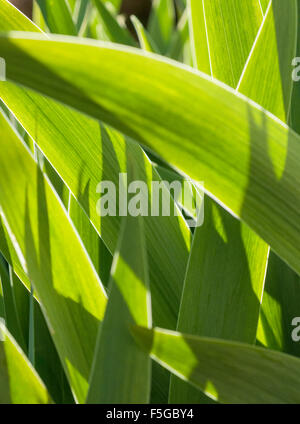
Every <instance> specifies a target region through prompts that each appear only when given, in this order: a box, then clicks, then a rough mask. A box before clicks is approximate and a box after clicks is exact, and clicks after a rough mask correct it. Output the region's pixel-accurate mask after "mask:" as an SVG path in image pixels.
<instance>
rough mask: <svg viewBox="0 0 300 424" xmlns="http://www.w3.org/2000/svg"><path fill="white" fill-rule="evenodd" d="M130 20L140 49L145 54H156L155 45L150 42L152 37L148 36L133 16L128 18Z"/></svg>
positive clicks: (156, 48)
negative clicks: (145, 52)
mask: <svg viewBox="0 0 300 424" xmlns="http://www.w3.org/2000/svg"><path fill="white" fill-rule="evenodd" d="M130 20H131V22H132V24H133V26H134V29H135V31H136V34H137V36H138V40H139V43H140V46H141V48H142V49H143V50H145V51H147V52H155V53H158V52H159V50H158V47H157V46H156V45H155V42H154V41H153V40H152V37H151V36H150V34H149V33H148V32H147V30H146V29H145V28H144V25H143V24H142V23H141V22H140V21H139V20H138V18H137V17H136V16H134V15H132V16H131V17H130Z"/></svg>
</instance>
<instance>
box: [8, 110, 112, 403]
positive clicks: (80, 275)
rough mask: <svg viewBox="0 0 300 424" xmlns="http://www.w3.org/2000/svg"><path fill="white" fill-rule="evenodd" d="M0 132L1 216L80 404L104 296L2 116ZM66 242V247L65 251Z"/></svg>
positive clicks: (63, 215) (53, 197)
mask: <svg viewBox="0 0 300 424" xmlns="http://www.w3.org/2000/svg"><path fill="white" fill-rule="evenodd" d="M0 128H1V133H2V148H3V149H5V155H2V156H1V159H0V166H1V173H2V176H3V178H1V180H0V194H1V196H0V197H1V200H0V202H1V203H0V205H1V210H2V215H3V216H4V217H5V220H6V223H7V226H8V227H9V228H10V230H11V232H12V233H13V234H14V236H15V245H18V252H19V254H20V256H21V257H22V264H23V266H24V268H26V271H27V273H28V276H29V279H30V281H31V283H32V284H33V286H34V288H35V290H36V291H37V294H38V297H39V299H40V301H41V304H42V306H43V310H44V312H45V316H46V319H47V323H48V325H49V327H50V331H51V332H52V335H53V339H54V341H55V345H56V348H57V350H58V352H59V355H60V358H61V361H62V363H63V365H64V369H65V371H66V374H67V376H68V379H69V381H70V384H71V387H72V389H73V391H74V394H75V396H76V398H77V400H78V401H84V399H85V395H86V390H87V380H88V378H89V373H90V367H91V363H92V357H93V351H94V346H95V341H96V333H97V328H98V325H99V321H100V320H101V319H102V317H103V315H104V310H105V306H106V294H105V292H104V289H103V288H102V286H101V282H100V280H99V278H98V275H97V273H96V272H95V270H94V268H93V266H92V265H91V262H90V259H89V258H88V256H87V254H86V251H85V249H84V247H83V245H82V243H81V241H80V239H79V237H78V235H77V233H76V232H75V230H74V227H73V226H72V224H71V222H70V220H69V218H68V216H67V214H66V211H65V210H64V208H63V207H62V205H61V203H60V202H59V200H58V198H57V197H56V195H55V194H54V192H53V191H52V189H51V186H50V185H49V183H48V181H47V179H46V178H45V177H44V176H43V174H42V173H41V171H40V170H39V168H38V167H37V165H36V163H35V162H34V160H33V158H32V157H31V155H30V153H29V152H28V150H27V149H26V147H25V146H24V145H23V143H22V142H21V140H20V139H19V138H18V137H17V135H16V133H15V132H14V131H13V130H12V128H11V127H10V125H9V123H8V121H7V120H6V118H4V116H3V115H1V117H0ZM10 163H14V167H13V168H12V167H11V166H10ZM12 191H13V193H14V196H11V192H12ZM16 205H18V207H17V208H16ZM66 243H67V245H69V246H71V247H72V248H70V249H68V250H67V251H66V249H65V246H66Z"/></svg>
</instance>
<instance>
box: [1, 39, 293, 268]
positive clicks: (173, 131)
mask: <svg viewBox="0 0 300 424" xmlns="http://www.w3.org/2000/svg"><path fill="white" fill-rule="evenodd" d="M18 37H20V36H18V35H16V36H12V35H10V36H9V37H8V36H2V37H1V41H0V54H2V56H4V57H5V58H6V60H7V64H8V78H9V79H11V80H14V81H18V82H19V83H22V84H26V85H27V86H30V87H32V88H35V89H37V90H40V91H43V93H44V94H47V95H50V96H53V97H55V98H56V99H58V100H61V101H64V102H65V103H67V104H69V105H72V106H73V107H75V108H77V109H79V110H82V111H83V112H85V113H88V114H90V115H92V116H94V117H98V118H100V119H103V120H104V121H106V122H107V123H110V124H111V125H113V126H115V127H117V128H118V129H119V130H122V131H124V132H126V133H128V134H131V135H133V136H134V137H135V139H137V140H139V141H141V142H142V143H144V144H147V145H148V146H150V147H151V148H153V149H154V150H155V151H156V152H157V153H159V154H160V155H161V156H162V157H163V158H165V159H166V160H169V161H171V163H172V164H173V165H174V166H177V167H178V168H179V169H181V170H182V171H185V172H186V173H187V174H189V175H190V176H191V177H192V178H193V179H195V180H199V181H203V180H204V181H205V182H206V189H207V190H208V191H209V192H211V193H212V194H213V195H214V196H215V197H216V198H217V199H218V200H219V201H220V202H221V203H224V204H226V206H227V207H229V208H230V209H231V210H232V211H233V212H234V213H235V214H236V215H237V216H240V217H241V218H242V219H243V220H244V221H245V222H246V223H247V224H248V225H249V226H250V227H252V228H253V229H254V230H255V231H256V232H257V233H258V234H259V235H260V236H261V237H262V238H263V239H265V241H267V242H268V243H269V244H270V245H271V246H272V247H273V249H274V250H275V251H276V252H277V253H278V254H279V255H280V256H281V257H283V258H284V259H285V260H286V261H287V262H288V263H289V264H290V265H291V266H292V267H293V268H294V269H295V270H298V271H299V272H300V268H299V260H298V258H299V245H300V244H299V235H300V228H298V222H299V219H298V218H299V210H300V209H299V207H298V206H299V205H298V203H300V198H299V194H298V191H299V184H298V183H299V179H300V175H299V168H298V165H297V163H298V160H297V158H298V156H299V149H300V144H299V136H298V135H297V134H295V133H294V132H293V131H291V130H289V129H288V128H287V127H286V126H284V125H283V124H282V123H281V122H278V120H275V119H274V118H273V117H272V116H270V115H269V114H267V113H266V112H265V111H264V110H263V109H261V108H259V107H258V106H257V105H254V104H253V103H251V102H249V101H248V100H247V99H245V98H244V97H242V96H239V95H236V93H234V92H233V91H232V90H230V89H229V88H225V87H224V86H222V85H220V84H218V83H217V82H212V81H210V80H207V78H205V77H204V75H201V74H198V73H196V72H192V71H191V70H189V69H186V68H184V67H182V66H181V65H178V64H174V63H170V62H169V61H166V60H162V59H161V58H157V57H154V56H150V55H149V54H145V53H142V52H141V51H135V50H130V49H128V48H126V49H124V48H116V47H113V48H112V47H111V46H110V45H106V44H101V45H99V43H97V45H95V44H93V42H87V41H86V42H82V43H80V44H78V43H75V42H74V41H75V40H73V42H71V40H69V41H65V40H60V41H58V38H56V41H54V40H51V41H50V40H49V41H48V40H47V41H44V40H41V39H39V37H38V36H34V35H33V36H31V37H30V39H28V36H27V37H26V39H25V38H23V39H22V38H18ZM66 51H68V55H67V56H68V57H67V58H66ZM29 52H30V53H29ZM16 53H18V54H16ZM83 56H84V57H85V58H86V59H87V60H85V63H83V61H82V60H81V58H82V57H83ZM21 63H22V66H23V69H27V70H28V73H27V72H26V73H25V72H21V71H20V64H21ZM116 64H118V66H116ZM45 69H47V71H46V70H45ZM51 69H55V74H53V72H51ZM125 70H126V72H124V71H125ZM37 73H38V74H39V75H40V78H39V80H37V79H36V77H35V75H36V74H37ZM141 74H142V75H143V79H142V81H140V80H139V78H138V75H141ZM66 81H69V85H68V87H67V85H66ZM58 86H59V87H60V90H58V89H57V87H58ZM103 87H105V90H103ZM139 88H140V90H139ZM78 90H80V91H81V93H85V95H84V96H80V97H78V96H77V93H78ZM120 93H122V95H121V96H120ZM164 105H167V107H164ZM158 108H159V109H160V110H161V111H162V112H161V113H160V114H157V110H158ZM191 111H193V113H191ZM219 111H222V114H220V112H219ZM154 129H155V130H154ZM232 131H234V132H235V133H236V137H235V138H232V137H231V134H232ZM199 134H201V135H202V137H201V138H199ZM183 146H184V147H183ZM270 150H272V151H273V153H274V160H273V164H271V163H270V162H269V151H270ZM217 153H218V154H217ZM282 156H286V157H287V158H286V162H285V169H284V177H282V178H281V179H280V181H278V178H277V176H276V174H275V172H274V168H275V169H276V167H277V166H278V162H279V161H280V163H281V159H279V158H281V157H282ZM200 158H201V160H200Z"/></svg>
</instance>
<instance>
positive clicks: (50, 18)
mask: <svg viewBox="0 0 300 424" xmlns="http://www.w3.org/2000/svg"><path fill="white" fill-rule="evenodd" d="M37 2H38V5H39V6H40V9H41V12H42V13H43V16H44V19H45V21H46V23H47V26H48V28H49V30H50V31H51V32H53V33H55V34H66V35H76V34H77V30H76V26H75V24H74V21H73V19H72V14H71V10H70V8H69V4H68V3H67V1H66V0H60V1H56V0H37Z"/></svg>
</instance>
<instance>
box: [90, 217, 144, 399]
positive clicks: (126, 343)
mask: <svg viewBox="0 0 300 424" xmlns="http://www.w3.org/2000/svg"><path fill="white" fill-rule="evenodd" d="M133 324H137V325H142V326H145V327H150V326H151V299H150V292H149V282H148V266H147V256H146V248H145V238H144V231H143V220H142V218H141V217H136V218H133V217H131V216H128V217H127V218H126V219H125V221H124V225H123V228H122V230H121V234H120V241H119V246H118V248H117V250H116V253H115V256H114V261H113V266H112V274H111V281H110V290H109V300H108V304H107V308H106V312H105V317H104V320H103V323H102V326H101V328H100V331H99V334H98V341H97V345H96V350H95V358H94V362H93V369H92V373H91V379H90V388H89V394H88V398H87V402H88V403H118V404H120V403H148V402H149V396H150V382H151V362H150V358H149V356H148V355H147V354H145V352H144V351H142V350H141V349H140V348H139V347H138V346H137V345H136V343H135V341H134V339H133V337H132V334H131V331H130V327H131V326H132V325H133Z"/></svg>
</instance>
